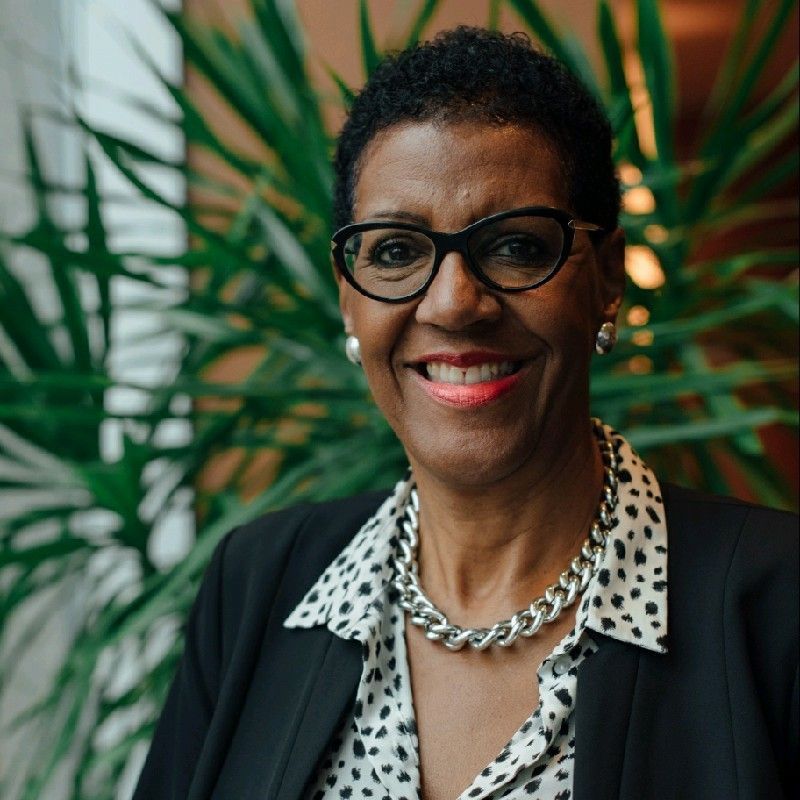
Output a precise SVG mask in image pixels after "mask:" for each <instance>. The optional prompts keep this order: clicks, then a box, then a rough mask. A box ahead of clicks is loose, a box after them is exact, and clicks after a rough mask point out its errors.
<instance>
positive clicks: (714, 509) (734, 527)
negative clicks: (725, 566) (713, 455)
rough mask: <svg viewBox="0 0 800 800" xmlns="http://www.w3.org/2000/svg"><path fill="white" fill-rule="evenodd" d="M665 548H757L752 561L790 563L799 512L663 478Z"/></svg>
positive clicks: (714, 550)
mask: <svg viewBox="0 0 800 800" xmlns="http://www.w3.org/2000/svg"><path fill="white" fill-rule="evenodd" d="M661 489H662V496H663V500H664V508H665V512H666V517H667V530H668V536H669V541H670V550H671V551H673V552H674V548H676V547H677V548H681V549H685V548H688V549H690V550H691V551H692V554H693V555H694V556H695V557H696V556H698V555H700V554H701V553H702V552H708V554H709V555H710V556H713V557H716V558H719V557H720V556H721V555H722V554H723V553H727V554H729V555H730V556H731V558H734V557H735V556H736V554H737V553H742V552H743V551H745V552H746V551H748V550H750V549H751V548H753V547H756V546H757V548H758V550H759V552H760V554H761V555H760V557H759V558H758V559H756V562H753V564H752V566H753V567H756V566H757V563H766V562H773V563H784V562H787V561H789V560H791V561H792V563H793V564H794V565H796V563H797V555H798V542H799V541H800V538H799V537H798V516H797V515H796V514H794V513H792V512H789V511H781V510H778V509H774V508H767V507H765V506H760V505H755V504H752V503H747V502H745V501H743V500H737V499H735V498H732V497H721V496H717V495H711V494H706V493H704V492H698V491H695V490H693V489H686V488H684V487H681V486H676V485H673V484H668V483H667V484H662V486H661Z"/></svg>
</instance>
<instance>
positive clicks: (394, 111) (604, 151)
mask: <svg viewBox="0 0 800 800" xmlns="http://www.w3.org/2000/svg"><path fill="white" fill-rule="evenodd" d="M463 120H470V121H478V122H487V123H489V124H500V125H502V124H518V125H529V126H531V127H533V128H535V129H536V130H537V131H538V132H540V133H542V134H544V135H545V136H547V137H548V139H549V140H550V141H551V143H552V144H553V145H554V146H555V148H556V152H557V153H558V155H559V159H560V161H561V163H562V168H563V170H564V178H565V180H566V181H567V184H568V197H569V201H570V204H571V209H570V210H571V211H572V212H573V213H574V214H576V215H577V216H579V217H580V218H581V219H584V220H586V221H587V222H594V223H596V224H598V225H602V226H603V227H604V228H605V229H606V230H611V229H613V228H615V227H616V225H617V219H618V216H619V203H620V200H619V198H620V194H619V181H618V179H617V175H616V171H615V168H614V162H613V160H612V156H611V152H612V134H611V127H610V125H609V122H608V118H607V117H606V115H605V113H604V112H603V110H602V108H601V107H600V105H599V103H598V102H597V101H596V100H595V98H594V97H593V96H592V94H591V93H590V92H589V90H588V89H587V88H586V87H585V86H584V85H583V84H582V83H581V82H580V81H579V80H578V79H577V78H576V77H575V76H574V75H573V74H572V73H571V72H570V71H569V70H568V69H567V68H566V67H565V66H564V65H563V64H562V63H561V62H559V61H557V60H556V59H554V58H552V57H550V56H548V55H546V54H544V53H542V52H540V51H538V50H536V49H535V48H534V47H533V46H532V45H531V41H530V39H529V38H528V37H527V36H526V35H525V34H523V33H512V34H502V33H499V32H496V31H489V30H484V29H482V28H473V27H467V26H459V27H458V28H454V29H453V30H450V31H444V32H442V33H440V34H438V35H437V36H436V37H435V38H434V39H432V40H431V41H429V42H425V43H423V44H418V45H415V46H413V47H410V48H409V49H407V50H403V51H401V52H399V53H394V54H392V55H389V56H387V57H386V58H385V59H384V60H383V61H382V62H381V63H380V64H379V65H378V67H377V69H376V70H375V71H374V72H373V74H372V76H371V77H370V78H369V80H368V81H367V83H366V85H365V86H364V88H363V89H362V90H361V92H360V93H359V94H358V96H357V97H356V98H355V100H354V102H353V106H352V108H351V110H350V114H349V116H348V118H347V121H346V122H345V124H344V127H343V128H342V131H341V133H340V135H339V140H338V145H337V148H336V155H335V157H334V173H335V174H334V196H333V216H334V224H335V226H336V228H340V227H342V226H343V225H347V224H348V223H350V222H352V221H353V201H354V190H355V185H356V181H357V178H358V169H359V159H360V158H361V155H362V154H363V152H364V149H365V148H366V146H367V145H368V144H369V142H370V141H371V140H372V139H373V137H374V136H375V135H376V134H377V133H378V132H379V131H382V130H385V129H386V128H389V127H390V126H392V125H396V124H398V123H403V122H410V121H413V122H423V121H437V122H457V121H463Z"/></svg>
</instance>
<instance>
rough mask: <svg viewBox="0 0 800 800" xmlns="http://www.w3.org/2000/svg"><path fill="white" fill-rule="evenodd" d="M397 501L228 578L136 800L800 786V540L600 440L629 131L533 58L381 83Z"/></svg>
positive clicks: (368, 281) (474, 60) (779, 790)
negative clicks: (595, 367) (595, 401)
mask: <svg viewBox="0 0 800 800" xmlns="http://www.w3.org/2000/svg"><path fill="white" fill-rule="evenodd" d="M336 178H337V187H336V194H335V201H336V216H337V221H338V223H339V230H338V232H337V233H336V234H335V235H334V237H333V251H332V252H333V259H334V267H335V272H336V276H337V279H338V282H339V287H340V297H341V308H342V316H343V320H344V327H345V331H346V333H347V335H348V339H347V351H348V355H349V356H350V357H351V359H353V360H354V361H356V362H358V363H360V364H361V366H362V367H363V369H364V371H365V373H366V377H367V380H368V382H369V385H370V388H371V390H372V392H373V395H374V397H375V401H376V403H377V404H378V406H379V407H380V409H381V410H382V412H383V413H384V414H385V416H386V418H387V420H388V421H389V423H390V424H391V426H392V427H393V429H394V430H395V432H396V433H397V436H398V437H399V439H400V441H401V442H402V444H403V446H404V447H405V450H406V453H407V454H408V460H409V463H410V467H411V470H410V473H409V475H408V476H406V478H404V479H403V480H402V481H401V482H400V483H399V484H398V485H397V486H396V487H395V489H394V491H393V492H391V493H390V494H389V495H388V496H386V495H370V496H366V497H359V498H352V499H349V500H345V501H339V502H335V503H328V504H325V505H321V506H311V507H303V508H294V509H289V510H286V511H281V512H278V513H276V514H272V515H269V516H267V517H264V518H262V519H260V520H256V521H255V522H253V523H251V524H250V525H248V526H245V527H244V528H242V529H239V530H236V531H234V532H232V533H231V534H229V535H228V536H227V537H226V538H225V539H224V540H223V541H222V543H221V544H220V546H219V547H218V549H217V551H216V553H215V556H214V558H213V560H212V563H211V565H210V567H209V570H208V573H207V576H206V579H205V581H204V583H203V586H202V588H201V591H200V594H199V596H198V599H197V601H196V604H195V607H194V609H193V612H192V615H191V618H190V621H189V626H188V631H187V640H186V651H185V655H184V657H183V661H182V663H181V667H180V671H179V674H178V676H177V678H176V681H175V684H174V685H173V688H172V690H171V693H170V696H169V699H168V701H167V705H166V707H165V709H164V712H163V715H162V718H161V721H160V723H159V726H158V728H157V731H156V734H155V738H154V741H153V745H152V748H151V752H150V755H149V757H148V760H147V763H146V765H145V768H144V771H143V774H142V777H141V780H140V785H139V788H138V791H137V797H138V798H160V797H164V798H166V797H169V798H178V797H181V798H183V797H190V798H195V799H199V798H208V797H214V798H237V799H238V798H301V797H310V798H323V797H331V798H333V797H336V798H348V797H353V798H355V797H359V798H360V797H375V798H378V797H385V798H390V799H391V800H399V798H416V797H424V798H426V800H439V798H448V799H451V798H456V797H460V798H499V797H511V798H523V797H525V798H530V797H534V798H560V799H561V800H565V799H566V798H570V797H575V798H591V799H592V800H599V799H600V798H617V797H622V798H630V799H631V800H633V799H634V798H636V800H641V798H658V799H659V800H663V799H664V798H681V799H682V800H685V799H686V798H734V797H735V798H743V799H744V798H753V799H755V798H763V797H780V796H782V795H789V794H791V793H792V789H793V788H795V787H796V784H797V762H796V753H797V728H798V724H797V707H798V705H797V699H798V698H797V692H798V684H797V674H798V673H797V624H796V622H797V602H796V585H797V577H796V564H797V558H796V535H795V532H794V529H795V526H796V521H795V519H794V518H793V517H792V516H791V515H789V514H784V513H780V512H773V511H769V510H766V509H762V508H756V507H752V506H748V505H745V504H742V503H738V502H736V501H733V500H727V499H717V498H709V497H705V496H702V495H699V494H697V493H694V492H690V491H688V490H684V489H678V488H676V487H670V486H666V485H660V484H659V482H658V480H657V479H656V477H655V476H654V475H653V473H652V472H651V471H650V470H649V469H648V468H647V466H646V465H645V464H644V463H642V461H641V460H640V459H639V458H638V456H637V455H636V454H635V453H634V452H633V451H632V450H631V448H630V447H629V445H628V444H627V442H626V441H625V439H624V438H623V437H622V436H620V435H619V434H617V433H615V432H613V431H611V430H609V429H608V428H607V427H605V426H603V425H602V423H600V422H592V421H591V419H590V415H589V390H588V382H589V381H588V376H589V363H590V359H591V358H592V357H595V356H597V357H600V356H602V354H603V353H606V352H608V351H609V350H610V349H611V348H612V347H613V345H614V339H615V333H614V330H615V329H614V325H615V320H616V316H617V312H618V310H619V307H620V302H621V298H622V292H623V286H624V270H623V244H624V242H623V235H622V233H621V232H620V231H619V229H618V228H617V214H618V205H619V199H618V198H619V195H618V185H617V181H616V178H615V173H614V167H613V163H612V160H611V137H610V132H609V127H608V124H607V122H606V120H605V118H604V117H603V115H602V113H601V112H600V110H599V108H598V106H597V104H596V103H595V102H594V101H593V99H592V98H591V97H590V95H589V94H588V92H587V91H586V90H585V89H584V88H583V87H582V86H581V85H580V84H579V83H578V82H577V81H576V79H575V78H574V77H572V76H571V75H570V74H568V73H567V72H566V71H565V70H564V69H563V68H562V67H561V66H560V65H559V64H558V63H556V62H555V61H553V60H552V59H550V58H549V57H546V56H544V55H542V54H540V53H537V52H536V51H534V50H533V49H532V48H531V47H530V44H529V43H528V41H527V39H525V38H524V37H521V36H510V37H506V36H502V35H500V34H497V33H489V32H486V31H481V30H476V29H469V28H459V29H456V30H455V31H452V32H449V33H445V34H442V35H440V36H439V37H437V38H436V39H435V40H434V41H432V42H430V43H427V44H425V45H422V46H420V47H417V48H414V49H412V50H410V51H407V52H405V53H402V54H399V55H398V56H396V57H393V58H390V59H388V60H387V61H385V62H384V63H383V64H382V66H381V67H380V68H379V69H378V70H377V72H376V73H375V74H374V76H373V77H372V78H371V79H370V81H369V82H368V84H367V86H366V87H365V88H364V90H363V92H362V93H361V94H360V96H359V97H358V98H357V99H356V102H355V104H354V106H353V109H352V112H351V115H350V117H349V119H348V122H347V123H346V125H345V127H344V130H343V131H342V134H341V137H340V140H339V147H338V151H337V157H336Z"/></svg>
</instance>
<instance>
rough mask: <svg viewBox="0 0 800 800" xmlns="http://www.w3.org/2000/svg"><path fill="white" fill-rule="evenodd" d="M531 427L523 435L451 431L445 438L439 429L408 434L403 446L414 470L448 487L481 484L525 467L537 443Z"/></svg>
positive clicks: (494, 480) (517, 433)
mask: <svg viewBox="0 0 800 800" xmlns="http://www.w3.org/2000/svg"><path fill="white" fill-rule="evenodd" d="M532 430H535V428H534V427H533V426H530V427H527V428H526V430H525V435H524V436H519V431H515V432H514V433H511V432H509V431H504V432H503V433H502V434H496V433H494V432H492V431H487V430H480V431H475V432H471V433H465V432H455V431H453V432H451V433H450V435H449V436H446V437H445V436H444V435H443V434H442V433H441V431H439V432H437V433H436V434H435V435H431V436H425V435H422V436H416V437H411V439H410V440H409V441H404V446H405V449H406V452H407V454H408V457H409V461H410V462H411V464H412V466H413V467H414V468H415V470H416V471H417V472H419V471H420V470H423V471H425V472H426V473H428V474H429V475H431V476H433V477H434V478H436V479H437V480H438V481H440V482H442V483H445V484H447V485H449V486H465V487H481V486H489V485H491V484H493V483H496V482H498V481H501V480H503V479H505V478H508V477H509V476H510V475H512V474H514V473H515V472H517V471H518V470H520V469H523V468H524V467H525V465H526V463H527V462H528V460H529V458H530V455H531V453H532V452H533V451H534V449H535V444H536V442H535V436H533V435H532V433H531V431H532ZM514 434H516V435H514Z"/></svg>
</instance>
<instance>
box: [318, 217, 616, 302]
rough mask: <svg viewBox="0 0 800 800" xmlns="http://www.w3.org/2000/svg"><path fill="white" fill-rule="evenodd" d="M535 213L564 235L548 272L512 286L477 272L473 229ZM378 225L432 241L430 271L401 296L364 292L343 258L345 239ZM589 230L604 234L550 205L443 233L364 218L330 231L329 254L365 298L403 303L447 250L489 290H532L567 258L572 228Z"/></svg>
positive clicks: (435, 268)
mask: <svg viewBox="0 0 800 800" xmlns="http://www.w3.org/2000/svg"><path fill="white" fill-rule="evenodd" d="M531 214H533V215H536V216H540V217H547V218H550V219H554V220H555V221H556V222H558V223H559V224H560V225H561V230H562V232H563V234H564V240H563V244H562V246H561V255H560V256H559V258H558V260H557V261H556V263H555V265H554V266H553V268H552V269H551V270H550V272H549V273H548V275H547V276H546V277H544V278H542V279H541V280H537V281H534V282H533V283H531V284H529V285H525V286H514V287H511V288H507V287H505V286H500V284H498V283H495V282H494V281H493V280H492V279H491V278H489V277H488V276H487V275H484V273H483V272H481V269H480V267H478V265H477V264H476V263H475V262H474V261H473V259H472V255H471V253H470V251H469V248H468V246H467V245H468V242H469V239H470V237H471V236H472V235H473V234H474V233H475V231H476V230H480V229H481V228H483V227H484V226H485V225H488V224H490V223H493V222H498V221H500V220H504V219H511V218H513V217H525V216H529V215H531ZM378 228H392V229H393V230H402V231H415V232H416V233H422V234H424V235H425V236H427V237H428V238H429V239H430V240H431V241H432V242H433V247H434V256H433V266H432V267H431V271H430V274H429V275H428V277H427V278H426V280H425V281H424V282H423V284H422V286H420V287H419V288H418V289H415V290H414V291H413V292H411V293H410V294H406V295H402V296H401V297H380V296H379V295H376V294H373V293H372V292H368V291H367V290H366V289H364V288H363V287H361V286H359V285H358V283H357V282H356V279H355V277H354V276H353V274H352V273H351V272H350V271H349V270H348V269H347V266H346V265H345V261H344V245H345V243H346V242H347V240H348V239H349V238H350V237H351V236H354V235H355V234H357V233H364V232H365V231H373V230H377V229H378ZM576 230H581V231H589V232H590V233H605V232H606V229H605V228H603V227H602V226H600V225H594V224H592V223H591V222H583V221H582V220H579V219H577V218H576V217H574V216H573V215H572V214H570V213H569V212H568V211H564V210H563V209H561V208H552V207H550V206H523V207H522V208H513V209H511V210H509V211H501V212H499V213H498V214H492V215H491V216H488V217H483V219H479V220H476V221H475V222H473V223H471V224H469V225H467V227H466V228H463V229H462V230H460V231H456V232H455V233H443V232H442V231H432V230H430V229H429V228H426V227H425V226H424V225H417V224H416V223H413V222H399V221H398V222H395V221H393V220H374V221H365V222H355V223H353V224H351V225H345V226H344V227H343V228H339V230H338V231H336V233H334V234H333V236H332V237H331V254H332V256H333V263H334V264H335V265H336V268H337V269H338V270H339V272H340V273H341V275H342V277H343V278H344V279H345V280H346V281H347V282H348V283H349V284H350V285H351V286H352V287H353V288H354V289H355V290H356V291H357V292H359V293H360V294H363V295H364V296H365V297H369V298H370V299H372V300H377V301H379V302H381V303H407V302H408V301H409V300H414V299H416V298H417V297H420V296H421V295H423V294H425V292H426V291H427V290H428V288H429V287H430V285H431V284H432V283H433V281H434V279H435V278H436V275H437V273H438V272H439V267H440V266H441V263H442V261H443V260H444V257H445V256H446V255H447V254H448V253H454V252H455V253H461V255H462V256H464V260H465V261H466V262H467V266H468V267H469V269H470V272H472V274H473V275H474V276H475V277H476V278H477V279H478V280H479V281H480V282H481V283H482V284H484V285H485V286H488V287H489V288H490V289H494V290H495V291H498V292H525V291H528V290H529V289H535V288H536V287H538V286H542V285H543V284H545V283H547V281H549V280H552V278H554V277H555V276H556V274H557V273H558V271H559V269H561V267H562V266H563V264H564V262H565V261H566V260H567V259H568V258H569V254H570V253H571V252H572V245H573V243H574V241H575V231H576Z"/></svg>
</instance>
